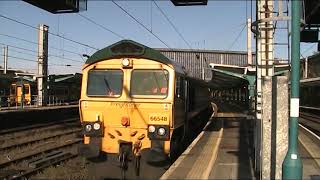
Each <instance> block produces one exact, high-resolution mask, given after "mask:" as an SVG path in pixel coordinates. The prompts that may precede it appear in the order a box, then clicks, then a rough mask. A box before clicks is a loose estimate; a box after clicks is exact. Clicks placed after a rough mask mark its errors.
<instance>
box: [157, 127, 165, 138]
mask: <svg viewBox="0 0 320 180" xmlns="http://www.w3.org/2000/svg"><path fill="white" fill-rule="evenodd" d="M158 134H159V135H160V136H164V135H165V134H166V130H165V129H164V128H163V127H161V128H159V129H158Z"/></svg>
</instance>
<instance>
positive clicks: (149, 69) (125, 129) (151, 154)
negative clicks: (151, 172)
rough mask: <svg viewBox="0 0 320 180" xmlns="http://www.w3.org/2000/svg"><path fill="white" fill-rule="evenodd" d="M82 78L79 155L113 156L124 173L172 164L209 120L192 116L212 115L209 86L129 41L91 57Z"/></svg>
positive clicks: (157, 54) (107, 48)
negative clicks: (142, 163)
mask: <svg viewBox="0 0 320 180" xmlns="http://www.w3.org/2000/svg"><path fill="white" fill-rule="evenodd" d="M82 74H83V78H82V87H81V98H80V101H79V108H80V120H81V123H82V126H83V134H84V143H83V145H82V146H81V147H80V149H79V153H80V154H81V155H83V156H85V157H87V158H88V159H91V158H96V157H99V156H100V155H101V154H104V155H106V156H107V157H116V158H113V159H115V160H116V161H117V163H118V164H119V167H120V168H121V169H122V170H123V171H125V170H126V169H127V168H130V167H131V166H129V165H128V163H129V162H132V165H133V166H132V168H134V170H135V172H136V175H139V172H140V171H141V169H140V161H142V160H143V161H145V162H147V163H148V164H150V165H153V166H161V164H165V163H163V162H166V161H170V160H174V159H175V158H176V157H177V155H178V154H179V153H180V152H181V146H182V144H184V142H185V141H186V138H187V137H188V134H189V133H190V131H194V130H195V129H196V128H197V127H201V126H202V125H204V124H205V123H206V121H208V119H205V118H203V119H201V118H194V117H196V116H198V115H199V114H200V113H203V112H206V113H210V111H211V110H212V108H211V104H210V100H211V97H210V84H209V83H208V82H206V81H204V80H200V79H196V78H193V77H191V76H190V74H188V73H187V71H186V70H185V68H184V67H182V66H181V65H179V64H177V63H176V62H174V61H173V60H170V59H168V58H167V57H165V56H164V55H163V54H161V53H160V52H159V51H157V50H154V49H152V48H149V47H147V46H144V45H142V44H139V43H137V42H134V41H131V40H122V41H119V42H117V43H115V44H112V45H110V46H108V47H106V48H104V49H101V50H99V51H97V52H96V53H94V54H93V55H92V56H90V57H89V58H88V59H87V61H86V63H85V65H84V66H83V70H82ZM107 159H108V161H110V159H112V158H107ZM112 163H114V162H112Z"/></svg>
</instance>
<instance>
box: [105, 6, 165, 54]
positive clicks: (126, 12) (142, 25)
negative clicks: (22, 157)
mask: <svg viewBox="0 0 320 180" xmlns="http://www.w3.org/2000/svg"><path fill="white" fill-rule="evenodd" d="M111 1H112V2H113V4H115V5H116V6H117V7H118V8H119V9H121V10H122V11H123V12H124V13H125V14H127V15H128V16H130V17H131V18H132V19H133V20H134V21H135V22H136V23H138V24H139V25H140V26H141V27H143V28H144V29H145V30H146V31H148V32H149V33H150V34H152V35H153V36H154V37H155V38H157V39H158V40H159V41H160V42H161V43H162V44H164V45H165V46H166V47H168V48H169V49H171V47H170V46H169V45H168V44H167V43H165V42H164V41H163V40H162V39H161V38H160V37H159V36H157V35H156V34H154V33H153V32H152V31H151V30H150V29H148V28H147V27H146V26H145V25H144V24H143V23H141V22H140V21H139V20H138V19H137V18H135V17H134V16H133V15H132V14H130V13H129V12H128V11H127V10H126V9H124V8H123V7H122V6H120V5H119V4H118V3H116V2H115V1H114V0H111Z"/></svg>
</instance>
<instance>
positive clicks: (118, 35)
mask: <svg viewBox="0 0 320 180" xmlns="http://www.w3.org/2000/svg"><path fill="white" fill-rule="evenodd" d="M78 15H79V16H80V17H82V18H84V19H86V20H87V21H89V22H91V23H93V24H95V25H97V26H99V27H101V28H102V29H104V30H106V31H108V32H110V33H112V34H113V35H115V36H117V37H119V38H120V39H125V37H124V36H122V35H120V34H118V33H116V32H114V31H112V30H111V29H109V28H107V27H105V26H103V25H101V24H99V23H97V22H96V21H94V20H92V19H90V18H89V17H86V16H84V15H82V14H78Z"/></svg>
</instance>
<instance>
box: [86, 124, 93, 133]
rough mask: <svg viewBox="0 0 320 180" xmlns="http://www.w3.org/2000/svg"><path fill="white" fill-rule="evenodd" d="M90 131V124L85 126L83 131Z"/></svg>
mask: <svg viewBox="0 0 320 180" xmlns="http://www.w3.org/2000/svg"><path fill="white" fill-rule="evenodd" d="M91 129H92V126H91V124H87V125H86V128H85V130H86V131H87V132H90V131H91Z"/></svg>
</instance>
